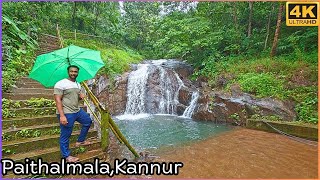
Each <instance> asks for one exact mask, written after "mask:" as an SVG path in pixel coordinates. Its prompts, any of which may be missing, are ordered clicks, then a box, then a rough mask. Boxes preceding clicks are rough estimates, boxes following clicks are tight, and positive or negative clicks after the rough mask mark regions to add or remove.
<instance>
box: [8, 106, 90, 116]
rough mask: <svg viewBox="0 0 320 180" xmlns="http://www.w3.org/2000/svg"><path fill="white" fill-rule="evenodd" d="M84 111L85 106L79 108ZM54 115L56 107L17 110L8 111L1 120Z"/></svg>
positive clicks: (85, 109)
mask: <svg viewBox="0 0 320 180" xmlns="http://www.w3.org/2000/svg"><path fill="white" fill-rule="evenodd" d="M81 108H82V109H83V110H84V111H87V107H86V106H84V107H83V106H81ZM54 114H56V107H39V108H29V107H26V108H18V109H8V111H7V112H4V113H3V114H2V118H3V119H7V118H18V117H33V116H49V115H54Z"/></svg>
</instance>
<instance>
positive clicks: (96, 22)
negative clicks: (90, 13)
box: [93, 2, 99, 35]
mask: <svg viewBox="0 0 320 180" xmlns="http://www.w3.org/2000/svg"><path fill="white" fill-rule="evenodd" d="M98 6H99V5H98V3H97V2H95V16H96V17H95V20H94V29H93V34H94V35H97V32H96V30H97V24H98V17H99V7H98Z"/></svg>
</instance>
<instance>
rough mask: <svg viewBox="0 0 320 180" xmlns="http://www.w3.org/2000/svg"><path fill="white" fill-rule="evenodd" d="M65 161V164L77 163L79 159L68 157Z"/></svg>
mask: <svg viewBox="0 0 320 180" xmlns="http://www.w3.org/2000/svg"><path fill="white" fill-rule="evenodd" d="M66 161H67V162H77V161H79V158H77V157H73V156H68V157H67V158H66Z"/></svg>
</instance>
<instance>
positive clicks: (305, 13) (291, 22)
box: [286, 2, 319, 26]
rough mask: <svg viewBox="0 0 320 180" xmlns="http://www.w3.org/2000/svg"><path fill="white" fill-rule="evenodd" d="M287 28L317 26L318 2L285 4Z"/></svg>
mask: <svg viewBox="0 0 320 180" xmlns="http://www.w3.org/2000/svg"><path fill="white" fill-rule="evenodd" d="M286 9H287V11H286V16H287V20H286V23H287V26H318V25H319V3H318V2H287V8H286Z"/></svg>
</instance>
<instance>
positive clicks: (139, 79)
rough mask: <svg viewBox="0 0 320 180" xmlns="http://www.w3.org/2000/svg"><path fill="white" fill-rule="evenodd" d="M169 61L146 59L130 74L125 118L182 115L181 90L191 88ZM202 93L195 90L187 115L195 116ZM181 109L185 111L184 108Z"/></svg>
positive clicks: (185, 114)
mask: <svg viewBox="0 0 320 180" xmlns="http://www.w3.org/2000/svg"><path fill="white" fill-rule="evenodd" d="M166 62H167V60H157V61H146V62H145V63H144V64H139V65H138V66H137V69H136V70H135V71H132V72H131V73H130V74H129V77H128V83H127V103H126V109H125V113H124V117H128V116H132V115H135V116H136V115H148V114H171V115H178V113H177V107H179V105H181V104H180V102H179V92H180V90H181V88H182V87H185V88H187V87H186V86H185V85H184V83H183V81H182V80H181V79H180V77H179V75H178V73H177V72H175V71H174V70H173V69H171V68H168V67H166V66H164V65H163V64H164V63H166ZM198 97H199V93H198V92H196V93H193V95H192V100H191V102H190V106H189V107H187V109H186V110H185V112H184V114H183V116H186V117H191V116H192V113H193V111H194V109H195V106H196V103H197V99H198ZM180 112H181V111H180Z"/></svg>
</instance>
